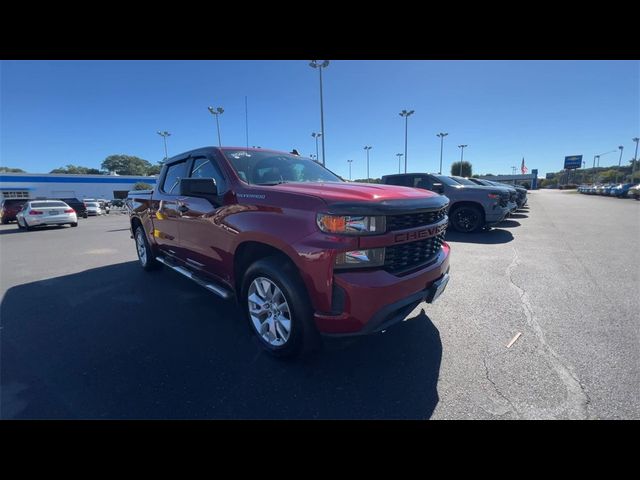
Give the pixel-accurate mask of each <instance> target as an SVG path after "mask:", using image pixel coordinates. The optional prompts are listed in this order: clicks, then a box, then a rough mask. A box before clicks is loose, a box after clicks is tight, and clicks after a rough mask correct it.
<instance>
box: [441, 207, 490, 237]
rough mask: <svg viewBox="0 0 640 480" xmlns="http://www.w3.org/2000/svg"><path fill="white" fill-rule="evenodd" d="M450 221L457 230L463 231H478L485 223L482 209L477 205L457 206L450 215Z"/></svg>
mask: <svg viewBox="0 0 640 480" xmlns="http://www.w3.org/2000/svg"><path fill="white" fill-rule="evenodd" d="M449 221H450V223H451V226H452V227H453V228H454V229H455V230H456V231H458V232H462V233H471V232H477V231H479V230H480V229H481V228H482V226H483V224H484V221H483V215H482V210H480V208H479V207H476V206H475V205H461V206H459V207H455V208H454V209H453V211H452V212H451V214H450V216H449Z"/></svg>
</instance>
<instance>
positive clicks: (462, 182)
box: [451, 177, 478, 187]
mask: <svg viewBox="0 0 640 480" xmlns="http://www.w3.org/2000/svg"><path fill="white" fill-rule="evenodd" d="M451 178H453V179H454V180H455V181H456V182H458V183H459V184H460V185H471V186H472V187H477V186H478V184H477V183H474V182H472V181H471V180H467V179H466V178H464V177H451Z"/></svg>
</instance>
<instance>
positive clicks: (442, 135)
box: [436, 133, 449, 175]
mask: <svg viewBox="0 0 640 480" xmlns="http://www.w3.org/2000/svg"><path fill="white" fill-rule="evenodd" d="M447 135H449V134H448V133H439V134H437V135H436V137H440V168H439V169H438V175H442V144H443V143H444V137H446V136H447Z"/></svg>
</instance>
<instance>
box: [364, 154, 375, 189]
mask: <svg viewBox="0 0 640 480" xmlns="http://www.w3.org/2000/svg"><path fill="white" fill-rule="evenodd" d="M372 148H373V147H366V146H365V147H364V149H365V151H366V152H367V183H369V150H371V149H372Z"/></svg>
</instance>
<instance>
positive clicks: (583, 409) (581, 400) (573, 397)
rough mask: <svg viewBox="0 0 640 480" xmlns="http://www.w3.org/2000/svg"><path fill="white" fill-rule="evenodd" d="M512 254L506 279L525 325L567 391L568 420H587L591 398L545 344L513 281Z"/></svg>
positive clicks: (516, 261)
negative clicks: (518, 304) (514, 292)
mask: <svg viewBox="0 0 640 480" xmlns="http://www.w3.org/2000/svg"><path fill="white" fill-rule="evenodd" d="M513 253H514V257H513V260H512V262H511V264H510V265H509V266H508V267H507V271H506V274H507V278H508V279H509V282H510V283H511V285H512V286H513V288H514V289H515V290H516V291H517V292H518V295H519V297H520V302H521V304H522V309H523V311H524V315H525V319H526V322H527V325H528V326H529V327H530V328H531V329H532V330H533V332H534V333H535V336H536V338H537V339H538V342H539V343H540V346H541V347H542V348H541V353H542V355H543V356H544V357H545V358H546V360H547V361H548V362H549V363H550V365H551V367H552V368H553V370H554V371H555V372H556V374H557V375H558V377H560V380H561V381H562V383H563V384H564V386H565V388H566V390H567V399H566V401H565V407H566V409H567V412H568V416H569V418H570V419H586V418H589V416H588V411H587V407H588V405H589V404H590V403H591V398H590V397H589V395H588V394H587V391H586V388H585V386H584V385H583V384H582V382H580V380H579V379H578V378H577V376H576V375H575V373H574V372H573V371H572V370H573V369H572V368H571V367H570V366H569V365H565V363H564V362H563V361H562V359H561V358H560V356H559V355H558V354H557V353H556V351H555V350H554V349H553V348H551V346H550V345H549V344H548V343H547V340H546V338H545V335H544V331H543V330H542V327H541V326H540V324H539V323H538V321H537V320H536V318H535V315H534V313H533V308H532V306H531V303H530V302H529V295H528V294H527V292H526V290H525V289H524V288H521V287H520V286H518V285H517V284H516V283H515V282H514V281H513V277H512V274H513V270H514V269H515V268H516V267H517V266H518V265H519V263H520V257H519V256H518V251H517V250H516V249H515V248H513ZM485 366H486V364H485Z"/></svg>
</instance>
